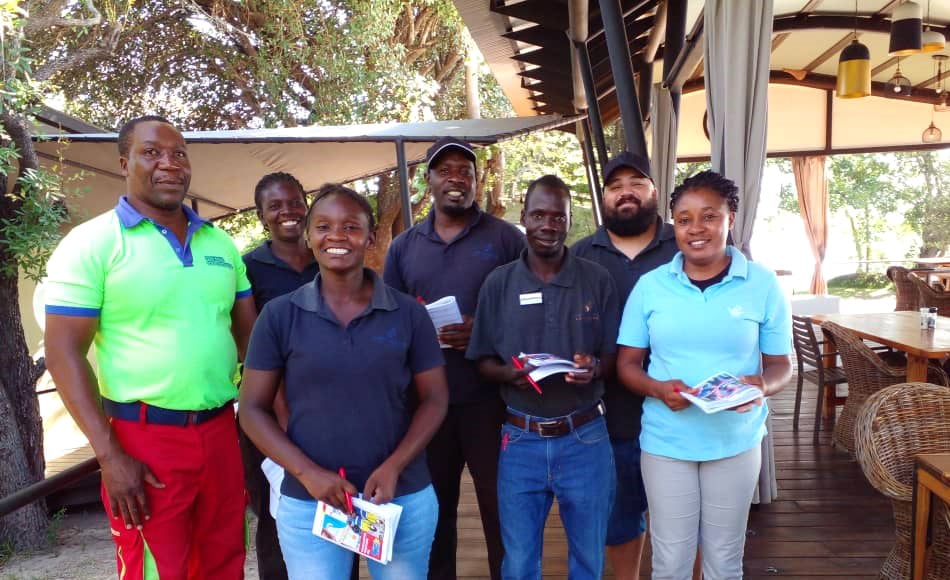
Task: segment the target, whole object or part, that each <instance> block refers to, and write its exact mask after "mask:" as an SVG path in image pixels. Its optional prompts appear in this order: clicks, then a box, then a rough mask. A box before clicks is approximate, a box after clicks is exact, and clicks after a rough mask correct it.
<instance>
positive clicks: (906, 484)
mask: <svg viewBox="0 0 950 580" xmlns="http://www.w3.org/2000/svg"><path fill="white" fill-rule="evenodd" d="M855 452H856V455H857V459H858V462H860V464H861V469H862V470H863V471H864V475H865V476H866V477H867V479H868V481H869V482H870V483H871V485H872V486H873V487H874V489H876V490H878V491H879V492H881V493H882V494H884V495H885V496H887V497H888V498H890V500H891V504H892V506H893V508H894V524H895V532H896V536H897V538H896V540H897V541H896V544H895V545H894V548H893V549H892V550H891V552H890V554H889V555H888V556H887V559H886V560H885V561H884V566H883V567H882V568H881V573H880V577H881V578H895V579H896V578H901V579H903V578H910V542H911V537H912V534H913V523H912V522H913V510H912V503H911V501H912V499H913V493H914V467H915V466H914V456H916V455H917V454H919V453H944V452H950V389H948V388H947V387H940V386H937V385H932V384H929V383H904V384H900V385H894V386H891V387H887V388H885V389H883V390H881V391H878V392H877V393H875V394H874V395H872V396H871V397H869V398H868V400H867V403H866V404H865V405H864V407H863V408H862V409H861V412H860V413H859V415H858V419H857V423H856V428H855ZM933 506H934V519H933V525H932V527H931V530H932V535H931V537H932V540H933V541H932V543H931V549H930V553H929V555H928V559H927V564H926V566H927V576H926V578H927V579H928V580H947V578H950V515H948V513H950V512H948V508H947V505H946V504H944V503H942V502H941V501H940V500H939V498H937V497H934V504H933Z"/></svg>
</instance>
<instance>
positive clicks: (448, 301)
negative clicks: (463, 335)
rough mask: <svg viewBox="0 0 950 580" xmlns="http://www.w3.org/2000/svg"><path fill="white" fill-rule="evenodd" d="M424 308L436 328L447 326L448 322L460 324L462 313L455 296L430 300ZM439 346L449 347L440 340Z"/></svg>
mask: <svg viewBox="0 0 950 580" xmlns="http://www.w3.org/2000/svg"><path fill="white" fill-rule="evenodd" d="M426 310H427V311H429V318H431V319H432V324H433V325H434V326H435V329H436V330H438V329H440V328H442V327H443V326H448V325H449V324H460V323H461V322H462V313H461V312H460V311H459V305H458V302H456V300H455V296H445V297H444V298H439V299H438V300H436V301H435V302H430V303H429V304H426ZM439 346H441V347H442V348H451V347H450V346H449V345H447V344H443V343H441V342H440V343H439Z"/></svg>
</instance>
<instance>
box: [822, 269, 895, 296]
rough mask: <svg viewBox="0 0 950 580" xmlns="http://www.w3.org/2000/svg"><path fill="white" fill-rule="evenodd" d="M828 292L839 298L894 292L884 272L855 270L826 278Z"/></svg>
mask: <svg viewBox="0 0 950 580" xmlns="http://www.w3.org/2000/svg"><path fill="white" fill-rule="evenodd" d="M828 293H829V294H832V295H834V296H839V297H841V298H883V297H884V296H888V295H890V294H893V293H894V285H893V284H891V281H890V280H888V278H887V276H885V275H884V274H879V273H876V272H856V273H854V274H845V275H844V276H838V277H836V278H832V279H831V280H828Z"/></svg>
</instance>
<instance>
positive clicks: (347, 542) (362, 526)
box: [313, 497, 402, 564]
mask: <svg viewBox="0 0 950 580" xmlns="http://www.w3.org/2000/svg"><path fill="white" fill-rule="evenodd" d="M401 515H402V506H401V505H397V504H394V503H384V504H380V505H376V504H374V503H371V502H368V501H365V500H363V499H360V498H357V497H354V498H353V513H352V514H348V513H346V512H344V511H341V510H338V509H336V508H335V507H333V506H331V505H330V504H327V503H324V502H322V501H317V513H316V516H314V519H313V534H314V535H315V536H317V537H320V538H323V539H324V540H326V541H328V542H333V543H334V544H336V545H338V546H341V547H343V548H346V549H347V550H350V551H353V552H356V553H357V554H360V555H362V556H366V557H367V558H370V559H372V560H375V561H377V562H379V563H380V564H388V563H389V561H390V560H392V559H393V542H394V541H395V539H396V528H397V526H398V525H399V517H400V516H401Z"/></svg>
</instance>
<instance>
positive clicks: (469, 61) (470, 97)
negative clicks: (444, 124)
mask: <svg viewBox="0 0 950 580" xmlns="http://www.w3.org/2000/svg"><path fill="white" fill-rule="evenodd" d="M465 117H466V118H467V119H481V118H482V104H481V99H479V96H478V63H477V62H475V58H474V55H471V54H470V55H468V56H467V57H466V58H465Z"/></svg>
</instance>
